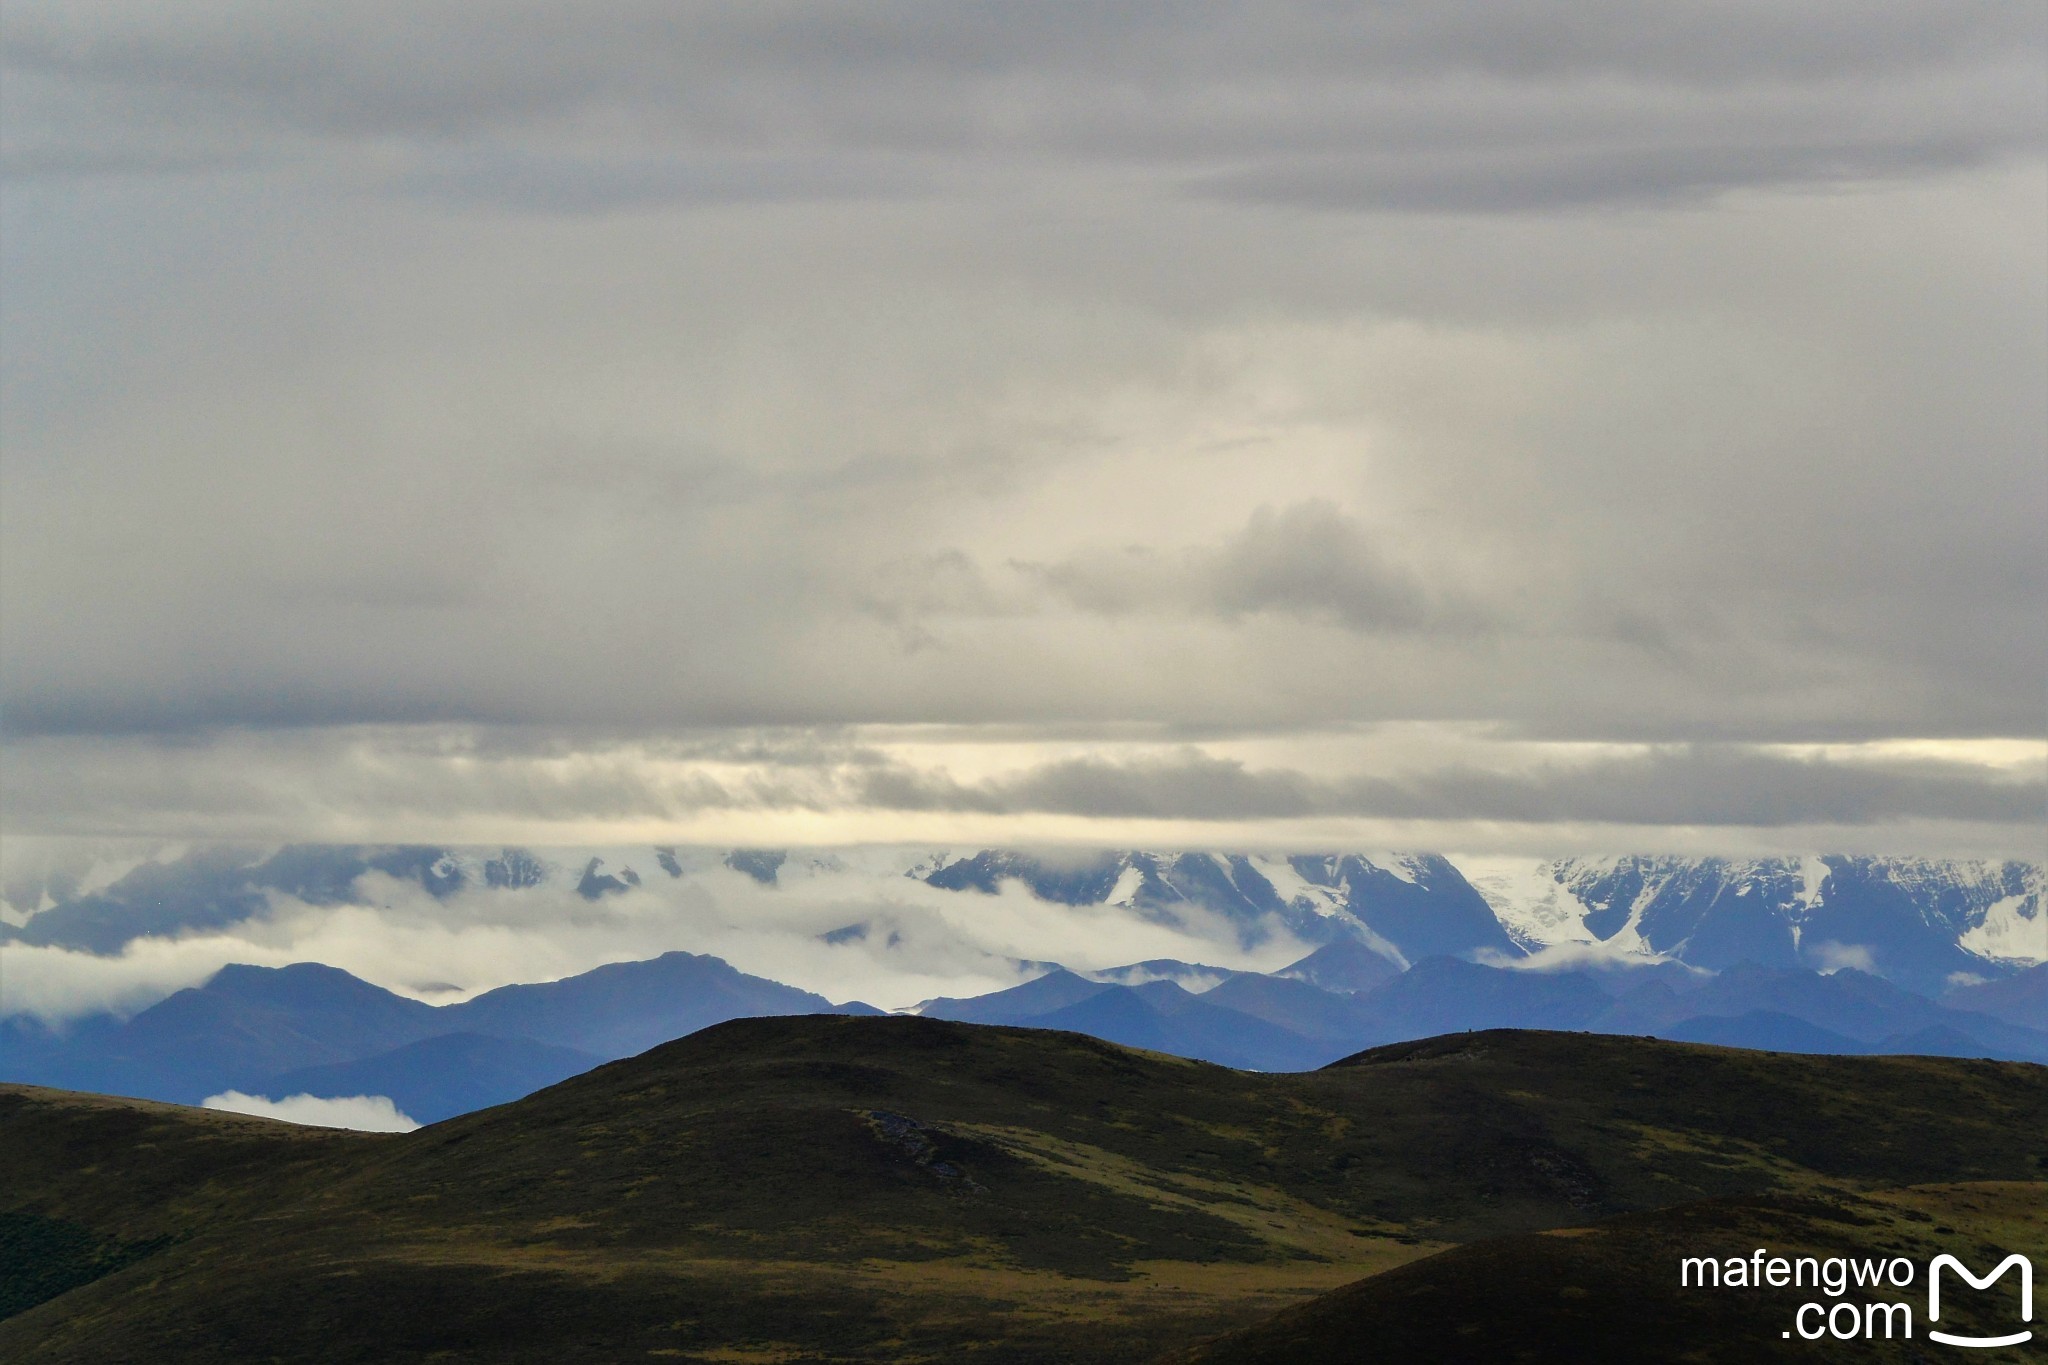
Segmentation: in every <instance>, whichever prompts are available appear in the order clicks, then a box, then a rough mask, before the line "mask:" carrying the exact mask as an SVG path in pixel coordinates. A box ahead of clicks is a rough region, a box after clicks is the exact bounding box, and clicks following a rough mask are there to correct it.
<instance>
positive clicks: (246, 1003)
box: [0, 950, 2048, 1121]
mask: <svg viewBox="0 0 2048 1365" xmlns="http://www.w3.org/2000/svg"><path fill="white" fill-rule="evenodd" d="M1318 951H1319V952H1320V951H1322V950H1318ZM1314 957H1315V955H1314V954H1311V956H1310V958H1305V959H1303V960H1302V962H1298V963H1296V964H1294V965H1293V966H1291V967H1289V968H1285V969H1283V970H1282V971H1280V972H1276V973H1270V974H1266V973H1256V972H1240V973H1235V974H1232V975H1230V976H1229V977H1228V979H1227V980H1224V981H1223V982H1222V983H1221V984H1218V985H1216V986H1214V987H1213V988H1211V989H1209V990H1208V991H1206V992H1204V993H1201V994H1196V993H1194V992H1191V991H1189V990H1187V989H1185V988H1184V987H1183V986H1181V985H1180V984H1178V983H1177V982H1175V981H1173V980H1158V979H1154V980H1145V981H1143V982H1142V984H1136V985H1124V984H1119V983H1118V982H1116V981H1114V980H1097V979H1091V977H1090V976H1083V975H1080V974H1078V973H1075V972H1070V971H1067V970H1065V969H1064V968H1059V967H1057V966H1055V967H1053V968H1052V969H1051V970H1048V971H1046V972H1045V973H1044V974H1043V975H1040V976H1038V977H1035V978H1034V979H1032V980H1030V981H1026V982H1024V983H1022V984H1021V985H1018V986H1014V987H1011V988H1008V989H1006V990H1001V991H995V992H991V993H989V994H987V995H983V996H978V997H973V998H968V999H942V1000H933V1001H929V1002H927V1003H926V1004H925V1005H924V1006H923V1007H922V1012H923V1013H925V1014H928V1015H931V1016H934V1017H939V1018H948V1019H959V1020H965V1021H968V1022H978V1023H990V1024H1008V1025H1016V1026H1022V1027H1030V1028H1055V1029H1065V1030H1070V1031H1073V1032H1079V1033H1085V1034H1089V1035H1091V1036H1094V1037H1098V1038H1103V1039H1106V1040H1108V1041H1111V1042H1117V1043H1122V1044H1125V1045H1128V1046H1132V1047H1141V1048H1147V1049H1151V1050H1153V1051H1158V1052H1166V1053H1172V1054H1175V1055H1179V1056H1185V1057H1191V1058H1196V1059H1200V1060H1205V1061H1211V1062H1215V1063H1219V1064H1221V1065H1226V1066H1234V1067H1239V1068H1245V1069H1253V1070H1273V1071H1280V1070H1304V1069H1309V1068H1313V1067H1316V1066H1321V1065H1325V1064H1327V1063H1330V1062H1333V1061H1336V1060H1338V1059H1340V1058H1342V1057H1345V1056H1348V1055H1351V1054H1352V1053H1355V1052H1358V1051H1361V1050H1363V1049H1365V1048H1368V1047H1372V1046H1377V1045H1380V1044H1384V1043H1392V1042H1399V1041H1404V1040H1407V1039H1413V1038H1421V1037H1427V1036H1431V1035H1435V1034H1441V1033H1450V1032H1457V1031H1460V1030H1468V1029H1484V1028H1547V1029H1582V1030H1588V1031H1595V1032H1624V1033H1648V1034H1654V1035H1656V1036H1660V1037H1665V1038H1670V1039H1674V1040H1679V1041H1694V1042H1709V1043H1716V1044H1720V1045H1724V1046H1741V1047H1759V1048H1766V1049H1771V1050H1777V1051H1793V1052H1814V1051H1828V1052H1917V1053H1927V1054H1938V1055H1951V1056H1984V1057H1997V1058H2005V1059H2012V1060H2020V1061H2031V1062H2037V1063H2048V1032H2043V1031H2040V1030H2035V1029H2029V1028H2026V1027H2024V1026H2022V1025H2018V1024H2013V1023H2009V1022H2007V1021H2005V1020H2002V1019H1997V1018H1994V1017H1992V1016H1990V1015H1988V1014H1981V1013H1974V1012H1970V1011H1964V1010H1957V1009H1953V1008H1950V1007H1949V1006H1947V1005H1944V1004H1941V1003H1938V1002H1936V1001H1933V1000H1929V999H1927V998H1926V997H1924V996H1919V995H1915V994H1913V993H1912V992H1909V991H1906V990H1904V989H1902V988H1900V987H1898V986H1896V985H1894V984H1893V983H1891V982H1888V981H1885V980H1883V979H1882V978H1879V977H1876V976H1873V975H1870V974H1867V973H1862V972H1857V971H1854V970H1843V971H1839V972H1836V973H1833V974H1832V975H1822V974H1820V973H1817V972H1812V971H1808V970H1806V969H1803V968H1790V969H1773V968H1767V967H1761V966H1757V965H1755V964H1747V963H1745V964H1738V965H1737V966H1735V967H1731V968H1729V969H1728V970H1726V971H1724V972H1721V973H1719V974H1715V975H1711V976H1709V975H1703V974H1700V973H1696V972H1692V971H1690V970H1678V971H1673V970H1671V964H1669V963H1664V964H1655V965H1652V966H1649V967H1644V968H1638V969H1634V970H1627V969H1616V968H1614V967H1612V966H1611V965H1610V966H1608V967H1606V968H1605V969H1603V970H1597V971H1595V970H1579V971H1540V970H1535V969H1532V968H1528V967H1521V968H1515V967H1502V966H1491V965H1485V964H1480V963H1474V962H1468V961H1464V960H1462V959H1458V958H1451V957H1431V958H1425V959H1423V960H1422V961H1420V962H1418V963H1416V964H1415V966H1414V967H1412V968H1410V969H1409V970H1407V971H1406V972H1402V973H1399V974H1398V975H1395V976H1393V977H1391V978H1390V979H1388V980H1385V981H1383V982H1381V983H1380V984H1379V985H1377V986H1375V987H1373V988H1372V989H1370V990H1365V991H1353V992H1347V991H1333V990H1328V989H1325V988H1323V987H1321V986H1318V985H1316V984H1314V982H1313V981H1310V980H1306V979H1303V975H1302V969H1303V967H1304V964H1306V963H1309V962H1310V961H1311V960H1312V959H1313V958H1314ZM1137 965H1138V964H1133V969H1134V968H1135V967H1136V966H1137ZM1148 965H1149V966H1151V967H1155V968H1156V967H1159V966H1161V965H1173V966H1181V965H1185V964H1156V963H1155V964H1148ZM1133 969H1125V973H1126V974H1132V975H1136V973H1135V972H1134V970H1133ZM1118 974H1119V972H1118V971H1114V970H1113V971H1110V972H1105V973H1096V974H1094V975H1097V976H1116V975H1118ZM825 1012H844V1013H874V1012H876V1011H874V1010H873V1007H872V1006H867V1005H861V1004H858V1003H855V1004H851V1005H846V1006H834V1005H833V1004H832V1003H831V1002H829V1001H827V1000H826V999H825V998H824V997H822V996H818V995H814V994H811V993H809V992H805V991H800V990H797V989H795V988H793V987H790V986H786V985H783V984H781V983H779V982H774V981H770V980H768V979H766V978H763V977H757V976H750V975H748V974H746V973H743V972H740V971H738V970H737V969H735V968H733V967H732V966H731V965H730V964H728V963H726V962H723V961H722V960H720V959H718V958H715V957H706V956H700V955H696V954H691V953H681V952H678V953H668V954H664V955H663V956H661V957H658V958H654V959H651V960H648V961H643V962H626V963H613V964H609V965H607V966H604V967H599V968H597V969H596V970H594V971H591V972H586V973H584V974H582V975H580V976H575V977H569V978H566V979H564V980H561V981H554V982H546V983H537V984H531V985H519V986H508V987H503V988H500V989H499V990H495V991H490V992H487V993H485V994H483V995H480V996H478V997H476V998H475V999H474V1000H471V1001H468V1002H466V1003H464V1004H460V1005H449V1006H442V1007H435V1006H430V1005H426V1004H423V1003H421V1002H419V1001H416V1000H410V999H407V998H405V997H402V996H398V995H396V994H394V993H392V992H389V991H386V990H383V989H382V988H381V987H377V986H374V985H372V984H370V983H368V982H365V981H362V980H360V979H358V978H356V977H354V976H351V975H349V974H348V973H346V972H343V971H341V970H339V969H337V968H333V967H327V966H322V965H320V964H317V963H299V964H294V965H292V966H289V967H282V968H268V967H252V966H246V965H234V966H229V967H224V968H222V969H221V970H220V971H219V972H218V973H216V975H215V976H214V977H213V978H212V979H211V980H209V981H208V982H207V983H206V984H205V985H204V986H201V987H196V988H193V989H189V990H185V991H180V992H178V993H177V994H175V995H173V996H171V997H169V998H167V999H166V1000H164V1001H161V1002H159V1003H158V1004H157V1005H154V1006H152V1007H151V1008H149V1009H146V1010H144V1011H142V1012H141V1013H139V1014H137V1015H135V1016H134V1017H133V1018H132V1019H129V1020H127V1021H125V1022H122V1021H118V1020H113V1019H111V1018H107V1017H95V1018H91V1019H87V1020H82V1021H79V1022H78V1023H77V1024H75V1025H74V1026H72V1027H71V1028H69V1029H66V1030H62V1031H53V1030H50V1029H48V1028H47V1027H45V1026H43V1025H41V1024H39V1023H37V1022H36V1021H34V1020H33V1019H30V1018H28V1017H26V1016H19V1015H17V1016H11V1017H8V1018H5V1019H0V1080H7V1081H17V1082H27V1083H32V1084H44V1085H57V1086H63V1087H67V1088H72V1089H87V1090H99V1091H106V1092H110V1093H116V1094H128V1095H136V1096H139V1097H142V1098H152V1099H165V1100H171V1101H174V1102H179V1103H188V1104H189V1103H196V1102H198V1101H200V1100H202V1099H204V1098H206V1097H208V1096H211V1095H214V1094H218V1093H220V1092H222V1091H225V1090H231V1089H232V1090H240V1091H243V1092H245V1093H248V1094H255V1095H264V1096H268V1097H270V1098H273V1099H278V1098H283V1097H285V1096H286V1095H290V1094H300V1093H305V1094H313V1095H322V1096H342V1095H385V1096H387V1097H390V1098H391V1099H392V1100H393V1101H394V1102H395V1103H397V1104H398V1105H399V1107H400V1108H401V1109H402V1110H404V1111H405V1112H407V1113H408V1114H411V1115H412V1116H413V1117H415V1118H419V1119H423V1120H428V1121H431V1120H433V1119H438V1118H442V1117H448V1116H451V1115H453V1114H456V1113H462V1112H467V1111H468V1110H470V1109H474V1108H479V1107H484V1106H487V1105H490V1104H497V1103H503V1102H505V1101H508V1100H512V1099H516V1098H518V1097H519V1096H521V1095H523V1094H526V1093H529V1092H530V1091H532V1090H534V1089H538V1088H541V1087H544V1086H546V1085H549V1084H553V1083H554V1082H556V1081H558V1080H562V1079H565V1078H566V1077H567V1076H569V1075H571V1074H575V1073H576V1072H577V1071H580V1070H582V1069H585V1068H587V1067H589V1066H593V1065H597V1064H598V1063H600V1062H602V1061H605V1060H609V1059H612V1058H615V1057H619V1056H624V1055H629V1054H630V1053H632V1052H635V1051H639V1050H642V1049H644V1048H646V1047H649V1046H652V1045H654V1044H655V1043H657V1042H661V1041H665V1040H666V1039H667V1038H669V1037H673V1036H679V1035H680V1034H682V1033H688V1032H694V1031H695V1030H697V1029H700V1028H703V1027H706V1026H708V1025H709V1024H712V1023H718V1022H722V1021H723V1020H725V1019H729V1018H736V1017H741V1016H745V1015H759V1014H797V1013H825Z"/></svg>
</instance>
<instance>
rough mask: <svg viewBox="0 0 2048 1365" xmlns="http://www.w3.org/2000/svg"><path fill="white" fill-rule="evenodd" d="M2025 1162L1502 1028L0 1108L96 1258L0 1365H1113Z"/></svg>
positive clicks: (781, 1023) (1994, 1124)
mask: <svg viewBox="0 0 2048 1365" xmlns="http://www.w3.org/2000/svg"><path fill="white" fill-rule="evenodd" d="M2044 1132H2048V1070H2044V1069H2042V1068H2039V1067H2030V1066H2025V1065H2020V1064H2010V1063H1986V1062H1967V1061H1954V1060H1946V1059H1912V1058H1904V1059H1902V1058H1867V1057H1788V1056H1777V1055H1772V1054H1757V1053H1743V1052H1737V1051H1732V1050H1728V1049H1720V1048H1709V1047H1696V1046H1687V1045H1681V1044H1672V1043H1662V1042H1655V1041H1651V1040H1646V1039H1632V1038H1616V1037H1597V1036H1591V1035H1578V1034H1542V1033H1513V1032H1499V1033H1478V1034H1461V1035H1455V1036H1452V1037H1448V1038H1443V1039H1437V1040H1432V1041H1430V1042H1426V1043H1417V1044H1404V1045H1400V1046H1396V1047H1391V1048H1383V1049H1378V1050H1375V1051H1373V1052H1369V1053H1365V1054H1361V1055H1360V1056H1358V1057H1355V1058H1352V1059H1349V1060H1348V1061H1347V1062H1345V1063H1343V1064H1340V1065H1338V1066H1335V1067H1332V1068H1329V1069H1327V1070H1325V1071H1322V1072H1316V1073H1308V1074H1302V1075H1266V1074H1256V1073H1248V1072H1238V1071H1231V1070H1227V1069H1224V1068H1222V1067H1216V1066H1211V1065H1207V1064H1204V1063H1197V1062H1188V1061H1183V1060H1180V1059H1177V1058H1171V1057H1164V1056H1160V1055H1156V1054H1149V1053H1141V1052H1133V1051H1130V1050H1128V1049H1125V1048H1120V1047H1117V1046H1114V1045H1111V1044H1107V1043H1103V1042H1100V1041H1097V1040H1095V1039H1092V1038H1087V1037H1083V1036H1080V1035H1074V1034H1061V1033H1054V1032H1048V1031H1042V1030H1034V1029H1011V1028H995V1027H987V1026H975V1025H967V1024H957V1023H946V1022H942V1021H937V1020H930V1019H919V1018H902V1017H884V1018H847V1017H834V1016H811V1017H792V1018H777V1019H753V1020H743V1021H736V1022H734V1023H730V1024H724V1025H720V1026H718V1027H715V1028H712V1029H707V1030H705V1031H704V1032H702V1033H698V1034H695V1035H693V1036H691V1037H688V1038H684V1039H681V1040H678V1041H676V1042H673V1043H669V1044H665V1045H664V1046H662V1047H658V1048H655V1049H654V1050H652V1051H650V1052H647V1053H645V1054H643V1055H641V1056H639V1057H635V1058H631V1059H628V1060H626V1061H622V1062H616V1063H612V1064H610V1065H607V1066H603V1067H600V1068H598V1069H597V1070H595V1071H592V1072H589V1073H586V1074H584V1075H581V1076H577V1077H574V1078H572V1079H570V1080H568V1081H565V1082H563V1083H561V1084H559V1085H556V1086H554V1087H553V1088H551V1089H548V1090H544V1091H542V1092H540V1093H538V1094H536V1095H532V1096H529V1097H528V1098H526V1099H524V1100H521V1101H518V1102H516V1103H513V1104H509V1105H504V1106H501V1107H499V1108H496V1109H490V1110H485V1111H482V1112H478V1113H473V1114H468V1115H464V1116H462V1117H460V1118H456V1119H451V1120H449V1121H447V1122H444V1123H440V1124H435V1125H433V1126H431V1127H428V1128H425V1129H422V1130H420V1131H419V1132H417V1133H412V1134H407V1135H404V1136H396V1137H366V1136H360V1135H349V1134H323V1133H316V1132H309V1131H308V1130H304V1129H292V1128H288V1127H286V1126H284V1125H274V1124H268V1123H265V1122H262V1121H259V1120H249V1119H236V1118H232V1117H231V1116H223V1115H216V1114H209V1113H204V1112H202V1111H192V1110H180V1109H176V1108H173V1107H170V1106H162V1105H139V1104H133V1103H130V1102H125V1101H108V1100H99V1099H91V1098H86V1097H78V1096H70V1095H65V1094H62V1093H59V1092H50V1091H34V1090H28V1089H24V1088H18V1087H16V1088H0V1158H4V1159H0V1212H13V1213H18V1214H22V1215H25V1216H32V1217H36V1218H45V1219H56V1220H62V1221H63V1222H65V1223H66V1224H67V1225H69V1226H70V1227H72V1228H74V1229H76V1230H78V1232H79V1235H81V1236H85V1237H88V1238H97V1239H100V1240H99V1241H98V1242H95V1243H93V1245H96V1246H99V1245H104V1247H107V1248H111V1250H107V1251H105V1253H104V1255H103V1256H102V1262H104V1266H105V1269H106V1270H107V1271H108V1273H106V1274H105V1275H104V1277H103V1278H100V1279H98V1280H97V1281H95V1282H93V1283H89V1284H84V1285H82V1287H77V1288H72V1289H70V1290H69V1291H68V1292H65V1293H62V1294H61V1295H60V1296H59V1297H56V1298H54V1299H51V1300H50V1301H48V1302H45V1303H42V1304H41V1305H40V1306H37V1307H33V1308H30V1309H29V1310H28V1311H26V1312H23V1313H21V1314H19V1315H18V1316H16V1317H14V1318H12V1319H10V1320H8V1321H6V1322H4V1323H0V1357H4V1358H15V1357H16V1356H19V1355H24V1354H28V1355H33V1357H34V1358H37V1359H48V1360H52V1361H87V1360H94V1361H97V1360H107V1359H125V1358H138V1359H140V1358H148V1359H153V1360H169V1361H178V1360H228V1359H236V1360H241V1359H252V1358H255V1359H263V1358H273V1357H278V1358H285V1359H293V1360H300V1359H307V1360H365V1361H368V1360H378V1361H383V1360H398V1361H410V1360H425V1359H429V1358H437V1359H456V1360H535V1361H539V1360H548V1361H570V1360H613V1359H619V1358H622V1357H627V1356H636V1357H637V1356H644V1355H647V1354H648V1353H650V1352H654V1353H661V1354H664V1355H668V1356H670V1357H671V1358H684V1359H689V1358H700V1359H708V1358H714V1357H715V1358H718V1359H728V1360H730V1359H747V1358H761V1359H788V1360H816V1359H832V1360H891V1361H897V1360H954V1359H960V1358H962V1356H963V1354H965V1353H969V1352H971V1353H972V1358H974V1359H978V1360H990V1361H1040V1360H1047V1361H1049V1360H1067V1361H1082V1360H1104V1361H1110V1360H1131V1359H1140V1358H1143V1357H1145V1356H1147V1355H1149V1354H1151V1353H1152V1352H1153V1351H1155V1350H1158V1349H1160V1348H1162V1347H1167V1346H1173V1345H1176V1344H1177V1343H1180V1344H1186V1343H1192V1342H1193V1341H1194V1340H1196V1339H1198V1338H1200V1337H1203V1336H1207V1335H1211V1334H1214V1333H1216V1332H1218V1331H1223V1330H1227V1329H1229V1328H1232V1327H1235V1326H1242V1325H1248V1324H1249V1323H1251V1322H1253V1321H1255V1320H1256V1319H1258V1318H1259V1317H1261V1316H1263V1315H1265V1314H1267V1313H1270V1312H1271V1311H1273V1310H1275V1309H1277V1308H1280V1307H1282V1306H1284V1305H1286V1304H1289V1303H1293V1302H1296V1301H1299V1300H1302V1299H1304V1298H1307V1297H1309V1296H1311V1295H1314V1294H1317V1293H1321V1292H1323V1291H1326V1290H1330V1289H1334V1288H1336V1287H1337V1286H1339V1285H1342V1284H1345V1283H1347V1282H1350V1281H1353V1280H1356V1279H1358V1278H1359V1277H1360V1276H1363V1275H1369V1274H1374V1273H1376V1272H1379V1271H1382V1270H1387V1269H1390V1268H1392V1267H1394V1266H1397V1265H1400V1264H1402V1263H1404V1262H1407V1261H1410V1260H1413V1259H1414V1258H1416V1257H1418V1256H1422V1255H1427V1254H1429V1253H1431V1252H1433V1251H1437V1250H1440V1249H1443V1248H1445V1247H1446V1246H1447V1245H1449V1244H1452V1243H1460V1242H1468V1241H1473V1240H1476V1239H1481V1238H1487V1237H1495V1236H1500V1235H1504V1234H1514V1233H1524V1232H1532V1231H1536V1230H1541V1229H1546V1228H1556V1227H1560V1226H1570V1225H1575V1224H1582V1223H1586V1222H1588V1221H1590V1220H1593V1219H1596V1218H1599V1217H1602V1216H1607V1215H1612V1214H1617V1213H1626V1212H1629V1211H1631V1210H1644V1209H1653V1208H1658V1207H1662V1206H1665V1205H1669V1204H1672V1203H1676V1202H1679V1201H1684V1200H1692V1199H1699V1198H1703V1197H1711V1196H1724V1197H1725V1196H1747V1195H1759V1194H1772V1195H1785V1196H1801V1197H1808V1196H1823V1195H1826V1194H1827V1192H1829V1191H1844V1190H1857V1189H1871V1188H1878V1187H1884V1186H1893V1185H1900V1184H1908V1183H1916V1182H1925V1181H1928V1180H1933V1179H1940V1178H1956V1177H1966V1178H1970V1179H1985V1180H2019V1179H2026V1178H2030V1177H2036V1176H2038V1174H2039V1171H2040V1169H2041V1167H2040V1166H2038V1165H2037V1162H2038V1161H2039V1160H2040V1159H2041V1157H2042V1155H2043V1154H2042V1152H2041V1150H2040V1147H2041V1143H2040V1141H2039V1135H2040V1134H2042V1133H2044ZM1827 1197H1833V1196H1832V1195H1827ZM159 1238H169V1239H171V1240H169V1241H166V1242H163V1243H161V1244H160V1245H159V1244H152V1239H159ZM145 1244H148V1245H145ZM138 1246H145V1250H144V1251H142V1252H140V1253H134V1248H136V1247H138ZM116 1253H119V1255H129V1254H130V1253H134V1254H135V1259H133V1260H132V1263H127V1264H125V1266H124V1265H123V1264H121V1263H119V1255H117V1254H116ZM93 1254H95V1255H99V1254H101V1253H93ZM109 1258H111V1259H109ZM95 1264H98V1263H95ZM145 1287H146V1292H145ZM777 1353H780V1354H777Z"/></svg>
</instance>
